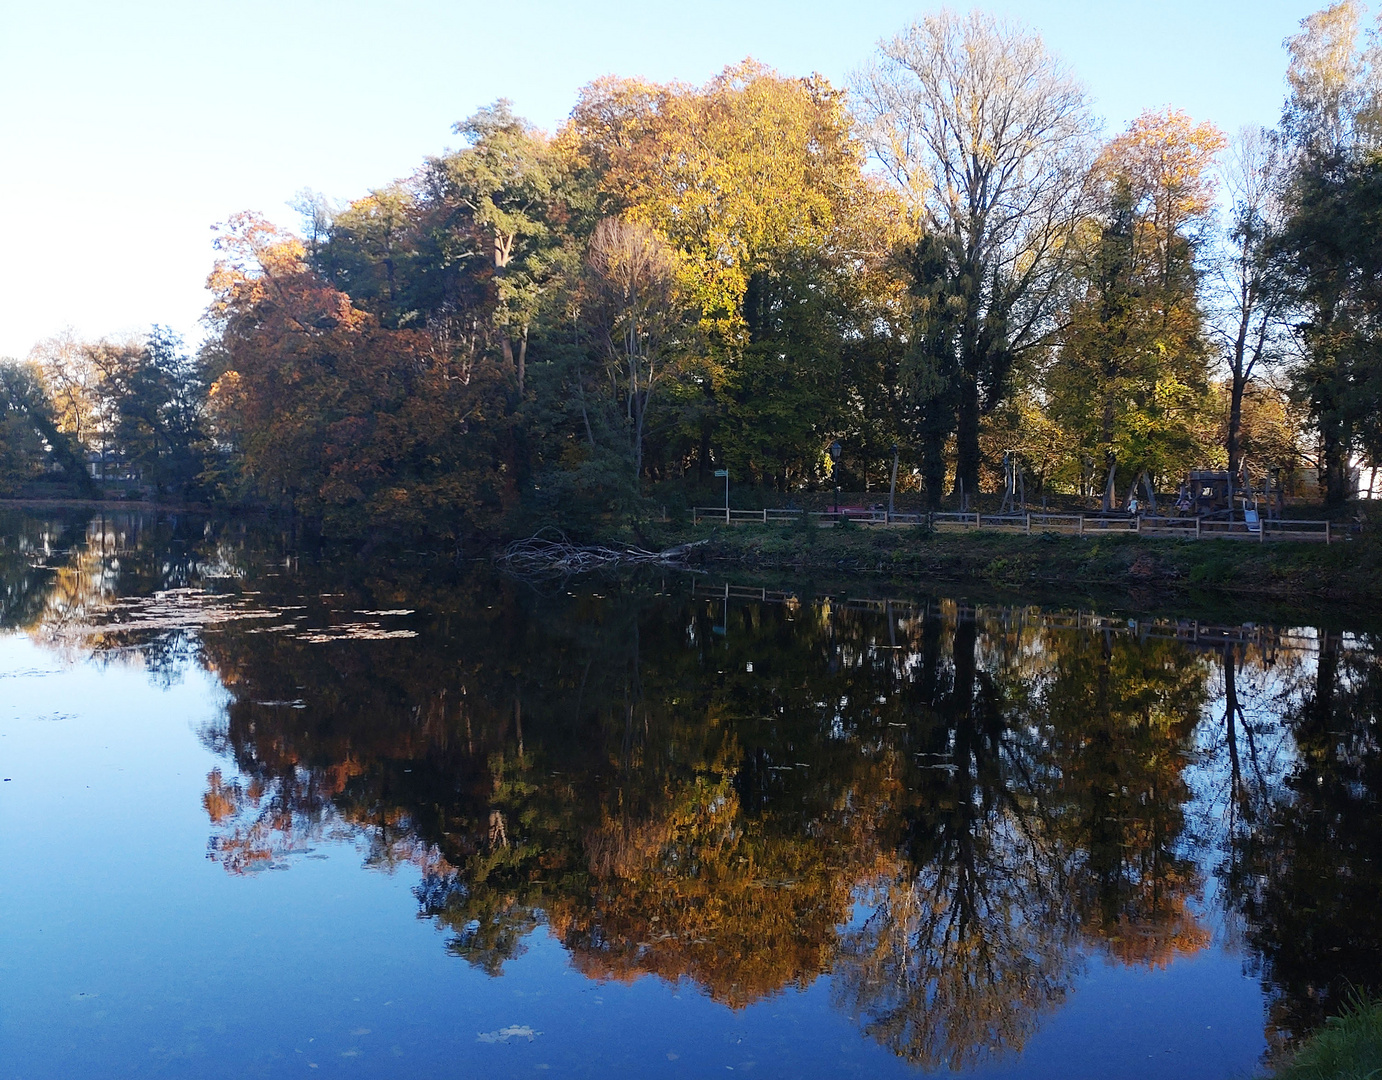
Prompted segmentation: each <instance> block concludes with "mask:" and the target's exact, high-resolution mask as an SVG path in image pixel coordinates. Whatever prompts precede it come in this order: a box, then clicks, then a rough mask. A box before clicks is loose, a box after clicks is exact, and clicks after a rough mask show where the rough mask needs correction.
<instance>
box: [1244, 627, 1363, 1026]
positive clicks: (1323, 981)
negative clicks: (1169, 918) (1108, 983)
mask: <svg viewBox="0 0 1382 1080" xmlns="http://www.w3.org/2000/svg"><path fill="white" fill-rule="evenodd" d="M1318 640H1319V651H1318V660H1317V663H1316V664H1315V665H1313V671H1312V670H1310V669H1308V668H1307V669H1305V670H1303V671H1302V672H1301V673H1300V675H1301V677H1300V679H1299V681H1298V683H1297V685H1296V687H1295V693H1294V695H1293V696H1292V700H1291V701H1289V703H1288V704H1287V707H1286V709H1285V715H1284V718H1283V719H1284V723H1285V724H1286V726H1287V727H1288V728H1289V729H1290V730H1291V732H1292V733H1293V735H1294V738H1295V744H1296V758H1295V761H1294V763H1293V765H1292V766H1291V767H1290V769H1289V771H1288V772H1287V774H1286V776H1285V778H1284V783H1283V785H1282V790H1281V791H1280V792H1279V793H1278V794H1277V795H1276V797H1275V798H1273V799H1272V800H1271V802H1270V803H1269V804H1268V806H1267V807H1266V809H1265V812H1264V813H1263V816H1262V818H1261V820H1260V822H1259V824H1258V827H1257V828H1256V829H1253V830H1251V831H1249V832H1245V833H1243V834H1241V835H1239V836H1238V837H1237V838H1236V842H1235V844H1234V851H1233V857H1232V859H1231V860H1230V862H1229V864H1228V867H1227V873H1226V877H1227V882H1226V883H1227V885H1228V888H1229V891H1230V895H1231V897H1232V898H1233V901H1234V903H1235V904H1236V905H1237V907H1238V909H1239V910H1240V911H1241V913H1242V914H1243V916H1244V919H1245V923H1246V937H1247V940H1248V942H1249V944H1250V946H1251V948H1252V950H1253V953H1254V954H1255V956H1256V957H1257V958H1258V963H1259V964H1260V968H1261V974H1262V977H1263V982H1264V984H1265V985H1266V987H1267V988H1268V992H1269V997H1270V999H1271V1006H1270V1021H1269V1035H1270V1036H1271V1037H1272V1038H1273V1041H1276V1042H1285V1041H1289V1040H1290V1039H1292V1038H1294V1037H1298V1036H1300V1035H1302V1034H1304V1033H1305V1032H1308V1031H1309V1030H1311V1029H1313V1028H1314V1027H1316V1026H1317V1025H1318V1024H1319V1023H1320V1022H1321V1021H1322V1020H1323V1019H1324V1018H1325V1017H1327V1016H1329V1015H1332V1014H1334V1013H1336V1012H1337V1011H1338V1010H1339V1008H1340V1006H1341V1004H1342V1003H1343V1001H1344V1000H1345V998H1346V995H1347V994H1348V993H1349V992H1351V991H1354V990H1358V991H1368V990H1373V991H1376V990H1378V989H1379V988H1382V974H1380V973H1382V905H1379V904H1378V902H1377V898H1378V896H1379V895H1382V829H1379V822H1382V746H1379V731H1378V724H1379V721H1380V720H1382V662H1379V654H1378V647H1377V646H1378V642H1377V641H1375V640H1373V639H1370V638H1363V639H1358V638H1346V637H1343V636H1341V635H1339V634H1337V633H1331V632H1329V631H1321V632H1320V633H1319V635H1318Z"/></svg>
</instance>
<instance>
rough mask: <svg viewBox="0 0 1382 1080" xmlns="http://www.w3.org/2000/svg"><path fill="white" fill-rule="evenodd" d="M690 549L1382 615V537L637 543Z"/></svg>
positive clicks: (679, 535)
mask: <svg viewBox="0 0 1382 1080" xmlns="http://www.w3.org/2000/svg"><path fill="white" fill-rule="evenodd" d="M691 539H706V540H709V541H710V543H709V544H708V545H707V546H706V548H705V549H704V551H703V557H704V559H705V561H706V563H707V564H718V565H720V566H722V567H726V568H728V567H738V568H740V569H743V570H752V571H764V570H771V571H785V572H796V573H802V572H811V571H829V572H832V573H846V574H873V575H877V574H882V575H886V576H889V577H898V578H918V579H943V580H949V581H965V580H968V581H975V582H985V583H987V584H990V585H995V586H1002V587H1008V588H1017V587H1022V588H1030V587H1032V586H1036V585H1042V584H1044V585H1051V586H1077V587H1096V586H1097V587H1101V588H1106V587H1112V588H1123V589H1134V590H1141V591H1142V592H1146V593H1155V594H1156V595H1161V596H1166V595H1170V594H1173V593H1184V592H1217V593H1220V594H1223V595H1226V596H1227V595H1232V596H1236V597H1240V598H1243V599H1255V600H1259V601H1260V600H1273V601H1281V600H1290V601H1303V602H1304V601H1309V602H1313V603H1318V602H1319V601H1321V600H1327V601H1330V602H1331V603H1333V604H1339V605H1343V606H1344V607H1347V608H1350V609H1354V608H1358V609H1369V610H1378V609H1379V606H1382V541H1379V539H1378V537H1377V534H1376V533H1373V534H1369V535H1365V536H1362V537H1354V538H1351V539H1348V540H1341V541H1339V542H1338V543H1335V544H1331V545H1328V546H1326V545H1324V544H1315V543H1294V542H1284V541H1274V542H1272V543H1267V544H1257V543H1251V542H1244V541H1234V540H1199V541H1195V540H1165V539H1149V538H1148V539H1144V538H1139V537H1136V536H1100V537H1086V538H1080V537H1073V536H1055V535H1046V536H1040V535H1035V536H1021V535H1013V534H1004V533H998V532H960V531H951V530H945V531H942V532H935V533H926V532H925V531H924V530H922V529H912V528H901V529H878V528H871V527H869V526H866V525H865V526H852V527H849V528H842V529H817V528H814V527H813V528H803V527H802V526H801V525H800V524H798V523H787V524H783V525H781V526H767V527H762V526H758V527H755V526H753V525H742V526H733V527H729V528H727V527H725V526H724V525H723V524H718V525H716V524H714V523H705V524H702V525H701V526H699V527H692V526H689V525H686V524H669V525H661V526H654V527H653V528H651V529H650V530H649V535H647V536H644V537H640V542H641V543H642V544H643V546H647V547H652V546H656V545H670V544H672V543H680V542H684V541H686V540H691ZM1379 1080H1382V1077H1380V1078H1379Z"/></svg>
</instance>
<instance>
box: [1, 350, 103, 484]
mask: <svg viewBox="0 0 1382 1080" xmlns="http://www.w3.org/2000/svg"><path fill="white" fill-rule="evenodd" d="M50 459H51V460H52V461H53V462H54V463H55V464H57V465H58V467H59V468H61V469H62V476H63V478H64V479H65V480H67V481H68V482H69V483H76V484H77V485H79V487H81V489H82V490H83V492H84V493H87V494H89V493H90V492H91V491H92V489H93V485H92V483H91V477H90V476H89V475H88V473H87V471H86V463H85V462H84V461H83V456H82V446H81V444H80V443H79V442H77V440H76V436H75V435H74V434H71V433H68V432H64V431H63V430H62V429H61V427H60V424H59V420H58V417H57V414H56V410H55V409H54V407H53V401H52V399H51V398H50V397H49V396H48V394H47V392H46V389H45V386H44V382H43V377H42V374H41V373H40V371H39V370H38V369H37V367H36V365H34V364H33V363H32V362H30V363H27V364H26V363H19V362H16V361H13V360H0V490H4V491H5V492H6V493H7V494H8V493H13V492H14V490H15V489H16V488H18V487H19V485H21V484H23V483H24V482H25V481H28V480H32V479H35V478H37V477H39V476H41V475H42V474H43V473H44V471H45V470H46V467H47V465H48V462H49V460H50Z"/></svg>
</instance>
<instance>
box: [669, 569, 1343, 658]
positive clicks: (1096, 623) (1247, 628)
mask: <svg viewBox="0 0 1382 1080" xmlns="http://www.w3.org/2000/svg"><path fill="white" fill-rule="evenodd" d="M692 595H693V596H695V597H696V598H697V599H702V600H718V601H723V602H725V603H728V602H730V601H733V600H740V601H747V602H748V603H757V604H787V605H800V604H808V603H814V604H817V605H825V604H829V607H830V610H831V611H850V612H856V613H860V614H868V615H881V616H885V617H889V618H916V617H919V616H925V615H927V614H928V613H936V614H939V613H940V611H941V609H942V608H944V610H945V611H946V612H947V613H948V614H953V617H955V618H957V619H960V620H962V621H980V622H988V621H994V622H997V623H999V624H1001V625H1003V626H1005V627H1006V628H1011V629H1020V628H1025V627H1040V628H1042V629H1047V630H1076V631H1084V632H1086V633H1108V634H1116V635H1119V636H1128V637H1135V638H1137V639H1138V640H1140V641H1180V642H1184V643H1185V644H1187V645H1191V646H1194V647H1197V648H1201V649H1218V648H1221V647H1223V646H1224V645H1258V646H1261V647H1264V648H1266V647H1271V646H1275V647H1278V648H1280V647H1283V646H1291V647H1296V648H1301V647H1304V648H1309V649H1314V648H1316V647H1317V646H1318V639H1317V638H1316V636H1315V635H1314V634H1312V633H1301V632H1300V631H1296V630H1282V629H1274V628H1272V627H1270V626H1259V625H1257V624H1255V623H1245V624H1242V625H1236V626H1235V625H1229V624H1222V623H1207V622H1201V621H1200V620H1198V619H1164V618H1150V619H1129V618H1120V617H1117V616H1112V615H1096V614H1093V613H1091V612H1087V611H1040V610H1038V609H1036V608H1029V607H991V606H985V605H970V604H952V603H949V602H944V603H942V602H939V601H935V600H889V599H884V600H878V599H873V598H866V597H853V598H851V597H846V596H801V595H799V594H797V593H794V592H790V591H783V590H780V589H764V588H755V587H750V586H745V585H730V584H729V583H728V582H726V583H725V584H723V585H708V584H702V583H700V582H696V583H694V584H693V586H692Z"/></svg>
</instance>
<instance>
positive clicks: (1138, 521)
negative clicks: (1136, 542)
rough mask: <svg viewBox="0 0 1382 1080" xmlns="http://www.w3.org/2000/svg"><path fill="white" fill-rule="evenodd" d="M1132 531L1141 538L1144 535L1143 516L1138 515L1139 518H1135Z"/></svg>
mask: <svg viewBox="0 0 1382 1080" xmlns="http://www.w3.org/2000/svg"><path fill="white" fill-rule="evenodd" d="M1132 531H1133V532H1135V533H1137V534H1138V535H1139V536H1141V535H1142V515H1141V514H1138V515H1137V517H1135V518H1133V519H1132Z"/></svg>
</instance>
